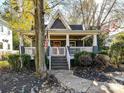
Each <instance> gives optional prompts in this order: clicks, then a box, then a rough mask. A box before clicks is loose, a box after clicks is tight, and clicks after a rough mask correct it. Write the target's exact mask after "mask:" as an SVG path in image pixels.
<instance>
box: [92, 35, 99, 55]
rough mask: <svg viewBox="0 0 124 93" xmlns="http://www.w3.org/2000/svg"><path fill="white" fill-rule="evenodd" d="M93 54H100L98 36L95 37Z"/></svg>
mask: <svg viewBox="0 0 124 93" xmlns="http://www.w3.org/2000/svg"><path fill="white" fill-rule="evenodd" d="M93 52H94V53H97V52H98V42H97V35H96V34H95V35H93Z"/></svg>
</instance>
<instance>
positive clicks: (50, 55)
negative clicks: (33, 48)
mask: <svg viewBox="0 0 124 93" xmlns="http://www.w3.org/2000/svg"><path fill="white" fill-rule="evenodd" d="M48 58H49V70H51V47H49V56H48Z"/></svg>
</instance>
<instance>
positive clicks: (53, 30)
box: [22, 10, 99, 70]
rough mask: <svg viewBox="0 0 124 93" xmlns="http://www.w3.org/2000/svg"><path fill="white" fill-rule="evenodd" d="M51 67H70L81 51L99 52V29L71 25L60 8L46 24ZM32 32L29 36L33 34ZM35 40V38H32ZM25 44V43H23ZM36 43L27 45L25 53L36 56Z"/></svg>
mask: <svg viewBox="0 0 124 93" xmlns="http://www.w3.org/2000/svg"><path fill="white" fill-rule="evenodd" d="M45 29H46V35H47V37H48V45H47V46H48V47H47V52H48V53H47V54H48V55H47V56H48V59H49V69H50V70H51V69H70V67H71V66H70V60H71V59H73V58H74V54H75V53H77V52H80V51H88V52H97V50H98V46H97V35H98V34H99V31H98V30H85V29H84V28H83V26H82V25H78V24H73V25H70V24H68V22H67V21H66V19H65V18H64V16H63V15H62V13H61V12H60V11H59V10H58V11H57V12H56V13H55V15H54V16H53V17H52V18H51V20H50V22H49V23H48V25H46V28H45ZM33 35H34V33H33V32H31V33H29V34H28V36H33ZM32 42H34V40H32ZM22 45H23V44H22ZM34 51H35V47H34V43H32V45H31V47H25V53H26V54H30V55H31V56H34V54H35V52H34Z"/></svg>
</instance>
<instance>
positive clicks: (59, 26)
mask: <svg viewBox="0 0 124 93" xmlns="http://www.w3.org/2000/svg"><path fill="white" fill-rule="evenodd" d="M51 29H66V27H65V25H64V24H63V23H62V21H61V19H59V18H57V19H56V20H55V22H54V23H53V25H52V26H51Z"/></svg>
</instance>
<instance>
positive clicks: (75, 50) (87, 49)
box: [69, 47, 93, 56]
mask: <svg viewBox="0 0 124 93" xmlns="http://www.w3.org/2000/svg"><path fill="white" fill-rule="evenodd" d="M81 51H87V52H93V47H70V49H69V53H70V55H71V56H74V54H75V53H78V52H81Z"/></svg>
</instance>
